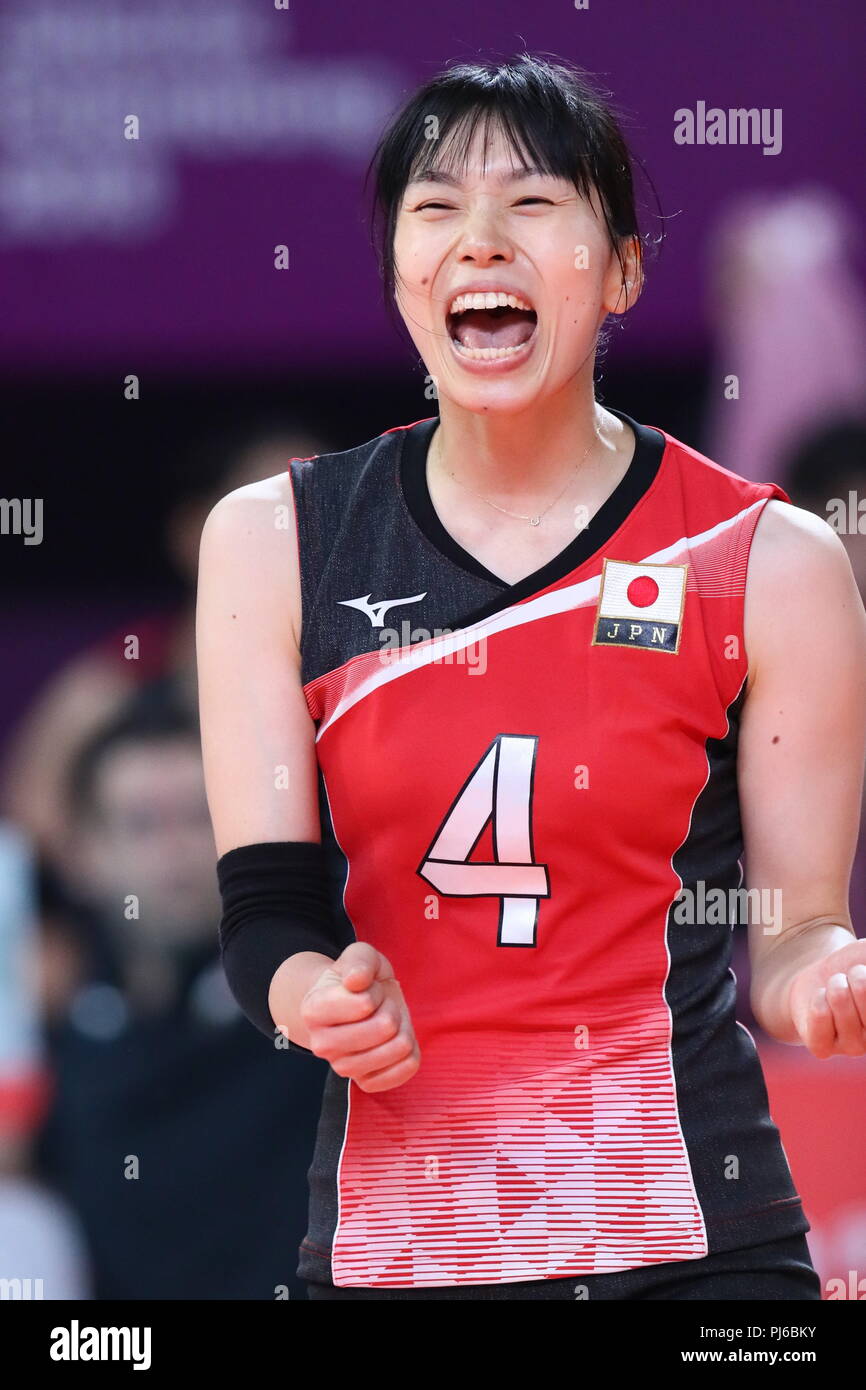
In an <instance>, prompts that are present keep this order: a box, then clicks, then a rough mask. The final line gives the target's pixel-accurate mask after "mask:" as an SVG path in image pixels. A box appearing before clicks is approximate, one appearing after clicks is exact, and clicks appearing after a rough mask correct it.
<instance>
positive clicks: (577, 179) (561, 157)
mask: <svg viewBox="0 0 866 1390" xmlns="http://www.w3.org/2000/svg"><path fill="white" fill-rule="evenodd" d="M431 117H432V120H431ZM431 126H432V128H433V129H434V130H436V131H437V137H438V138H435V139H431V138H430V137H429V135H428V134H427V131H429V130H430V128H431ZM479 127H480V128H481V167H482V171H483V172H485V173H486V171H487V163H488V156H489V152H490V147H491V145H492V143H493V141H494V140H495V139H496V137H497V135H501V137H502V139H503V141H504V143H505V146H506V148H507V149H508V151H509V152H510V154H511V157H512V162H513V166H514V168H515V169H525V170H527V171H529V170H537V171H539V172H540V173H542V174H548V175H550V176H551V177H552V178H561V179H566V180H568V182H569V183H573V184H574V185H575V187H576V188H577V190H578V192H580V193H581V194H582V195H583V196H584V197H589V195H590V191H591V188H592V186H593V185H592V179H591V177H590V174H589V170H588V168H587V162H586V160H585V159H584V158H582V157H581V153H580V151H579V150H575V149H574V148H573V146H572V145H571V142H570V141H569V140H568V139H563V138H562V136H561V135H560V137H559V138H557V135H556V130H555V127H554V126H553V124H552V123H551V122H550V121H549V119H547V118H545V116H544V114H543V113H542V112H540V111H539V110H538V109H537V108H533V107H531V106H530V107H528V108H521V107H518V108H517V109H509V108H508V106H502V105H501V104H497V106H496V107H494V106H493V105H492V104H491V105H487V106H485V105H479V104H475V105H473V106H471V107H470V108H469V109H468V110H457V111H455V110H453V109H449V110H447V111H445V112H443V113H442V115H441V116H440V115H437V114H436V113H435V112H432V113H428V115H427V116H426V117H425V118H424V129H423V130H422V131H419V132H417V135H416V141H415V143H414V156H413V155H412V153H411V151H412V148H413V146H412V144H411V143H410V142H409V141H407V145H408V150H407V159H406V166H405V170H404V172H403V174H402V175H401V177H402V178H403V179H404V184H403V189H401V193H402V192H404V191H405V188H406V186H407V185H408V184H410V183H413V182H414V181H415V180H417V179H424V178H425V177H429V176H430V175H433V174H447V175H450V176H451V177H452V178H455V179H460V178H463V177H465V175H466V171H467V168H468V165H469V160H470V156H471V154H472V152H473V150H474V147H475V142H476V137H477V134H478V131H479Z"/></svg>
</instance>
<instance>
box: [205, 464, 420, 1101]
mask: <svg viewBox="0 0 866 1390" xmlns="http://www.w3.org/2000/svg"><path fill="white" fill-rule="evenodd" d="M300 619H301V600H300V576H299V566H298V554H297V538H296V530H295V518H294V498H293V494H292V488H291V482H290V479H289V475H288V474H281V475H278V476H276V477H273V478H266V479H264V480H263V481H261V482H257V483H250V484H247V485H246V486H245V487H241V488H237V489H236V490H235V491H234V492H231V493H228V494H227V496H225V497H223V498H221V500H220V501H219V502H218V503H217V504H216V506H215V507H214V508H213V510H212V511H211V512H210V514H209V516H208V518H207V521H206V522H205V526H204V529H203V532H202V538H201V547H200V555H199V585H198V602H197V608H196V648H197V659H198V682H199V709H200V716H201V733H202V752H203V756H204V769H205V784H206V788H207V797H208V806H209V808H210V814H211V820H212V822H213V829H214V839H215V843H216V851H217V856H218V857H221V856H222V855H223V854H226V853H228V851H229V850H231V849H236V848H240V847H241V846H243V845H252V844H259V843H264V842H279V841H287V840H303V841H308V842H313V843H316V844H317V843H319V842H320V840H321V828H320V824H319V803H318V768H317V761H316V752H315V725H314V723H313V720H312V718H311V716H310V712H309V710H308V708H307V703H306V699H305V697H304V692H303V686H302V683H301V660H300V649H299V635H300ZM248 929H249V930H253V928H252V927H250V928H248ZM268 1007H269V1010H270V1014H271V1018H272V1019H273V1020H274V1022H275V1023H276V1024H277V1026H278V1027H279V1028H280V1030H281V1031H282V1032H283V1033H284V1034H285V1035H286V1036H288V1037H289V1038H290V1039H291V1040H292V1042H295V1043H297V1044H298V1045H299V1046H301V1047H305V1048H308V1049H309V1050H310V1051H311V1052H314V1053H315V1054H316V1055H317V1056H319V1057H324V1058H326V1059H327V1060H328V1062H330V1064H331V1066H332V1067H333V1068H334V1070H335V1071H337V1072H338V1074H339V1075H341V1076H348V1077H352V1078H354V1079H355V1080H356V1081H357V1082H358V1084H359V1085H361V1086H362V1087H363V1089H364V1090H368V1091H378V1090H388V1089H389V1088H390V1087H392V1086H398V1085H401V1084H402V1083H403V1082H404V1081H407V1080H409V1078H410V1077H411V1076H413V1075H414V1073H415V1071H416V1070H417V1068H418V1065H419V1058H420V1053H419V1050H418V1046H417V1043H416V1041H415V1037H414V1033H413V1031H412V1027H411V1021H410V1019H409V1014H408V1010H407V1008H406V1004H405V1000H404V999H403V995H402V991H401V990H400V986H399V983H398V982H397V981H396V980H395V979H394V977H393V970H392V968H391V965H390V963H389V961H388V960H387V959H386V957H385V956H383V955H382V953H381V952H379V951H377V950H376V949H375V948H374V947H373V946H372V945H369V944H367V943H364V942H352V943H351V945H349V946H347V947H346V949H345V950H344V951H343V952H341V953H340V954H339V955H337V954H336V952H335V955H334V956H331V955H327V954H324V953H321V954H320V953H319V952H317V951H296V952H295V953H294V954H291V955H289V956H288V957H287V958H286V960H284V961H283V963H282V964H281V965H280V966H279V967H278V968H277V969H276V970H275V972H274V974H273V976H272V978H271V982H270V987H269V991H268Z"/></svg>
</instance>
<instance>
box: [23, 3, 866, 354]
mask: <svg viewBox="0 0 866 1390" xmlns="http://www.w3.org/2000/svg"><path fill="white" fill-rule="evenodd" d="M0 23H2V39H3V42H2V44H0V55H2V56H0V95H2V109H3V113H4V114H3V115H2V118H0V119H2V127H0V275H2V281H3V284H4V286H5V298H6V306H5V308H4V310H3V331H2V348H0V352H2V358H0V361H4V362H5V363H6V364H8V366H10V367H12V368H14V370H15V371H16V372H19V373H20V372H35V373H39V374H42V373H44V372H45V371H46V370H53V371H62V372H63V373H64V375H66V376H68V375H69V374H72V373H77V372H80V371H93V370H105V371H109V372H111V373H112V374H113V373H115V372H121V373H125V372H127V371H142V370H145V369H147V368H150V367H153V366H157V367H160V368H164V369H168V370H170V371H172V372H174V373H179V374H184V373H188V372H193V371H195V372H201V371H202V370H206V369H209V368H223V369H230V370H231V371H232V373H233V374H237V373H239V372H247V373H255V372H258V371H260V370H261V369H263V368H265V369H268V370H274V369H280V370H283V369H285V370H289V371H290V370H291V369H292V368H297V367H299V366H303V367H304V368H305V369H307V370H310V369H316V368H321V369H329V368H330V369H333V368H337V369H344V368H346V367H351V366H352V365H353V364H355V363H358V362H359V361H363V363H364V364H365V365H366V366H368V367H370V366H375V365H377V364H378V365H381V366H387V365H389V364H390V365H392V364H394V363H396V362H399V361H400V360H401V356H402V354H403V352H404V349H403V348H402V347H401V346H400V343H399V341H398V339H397V338H396V335H395V334H394V331H393V329H392V328H391V327H390V326H389V324H388V322H387V320H386V318H385V316H384V313H383V311H382V308H381V301H380V291H379V285H378V280H377V275H376V270H375V264H374V260H373V256H372V253H371V251H370V249H369V240H368V231H367V227H366V220H365V219H366V205H365V202H364V200H363V198H362V190H361V183H362V177H363V172H364V169H365V167H366V163H367V160H368V158H369V156H370V154H371V153H372V149H373V146H374V144H375V139H376V136H377V134H378V131H379V129H380V128H381V125H382V124H383V122H384V121H385V120H386V118H387V116H388V114H389V113H390V112H391V111H392V110H393V109H394V108H395V106H396V105H398V104H399V102H400V101H401V99H402V98H403V96H404V94H406V93H408V92H409V91H411V89H412V88H413V87H414V86H415V85H416V84H417V83H418V82H420V81H421V80H423V79H424V78H425V77H427V76H429V75H431V74H432V73H433V72H435V71H436V70H437V69H438V68H439V67H440V66H441V65H442V64H443V63H444V62H445V61H446V60H447V59H449V58H471V57H472V56H473V55H475V54H476V53H477V52H478V51H479V50H483V51H484V52H485V53H486V52H487V51H488V50H494V51H496V52H499V53H501V54H507V53H511V52H514V51H516V50H519V49H520V48H521V47H524V46H525V47H528V48H529V49H531V50H536V51H542V50H544V51H548V52H552V53H554V54H557V55H561V56H563V57H566V58H570V59H572V60H575V61H577V62H579V63H581V64H582V65H584V66H586V67H588V68H589V69H590V70H591V71H593V72H596V73H598V74H600V75H602V76H603V79H604V80H605V81H606V82H607V83H608V84H609V86H610V88H611V89H612V91H613V93H614V95H615V98H616V99H617V101H618V103H619V104H620V106H621V107H623V108H625V110H626V111H627V113H629V123H628V128H629V130H630V132H631V138H632V142H633V147H634V149H635V151H636V153H637V154H638V155H639V156H640V158H641V159H642V160H644V161H645V163H646V166H647V168H648V170H649V172H650V174H651V176H652V179H653V181H654V183H655V186H656V188H657V190H658V192H659V195H660V198H661V203H662V208H663V211H664V213H665V214H666V217H667V219H668V220H667V222H666V227H667V235H668V246H667V249H666V251H665V252H664V253H663V255H662V258H661V260H660V262H659V263H658V264H657V266H656V269H655V272H654V275H653V281H652V284H651V291H652V300H651V311H650V310H649V309H647V308H644V311H643V312H640V311H639V312H638V313H636V314H635V316H634V318H633V321H632V322H631V323H630V325H629V328H628V331H627V332H626V333H625V334H624V335H623V336H622V340H621V343H620V344H619V345H618V348H617V352H618V355H619V356H620V357H621V358H622V359H623V360H631V361H638V360H639V359H640V358H641V357H642V356H643V355H645V354H646V353H647V352H649V351H652V353H653V355H654V356H655V357H658V356H659V355H661V356H662V357H664V358H667V359H669V360H671V361H676V360H677V359H683V358H687V357H689V356H690V355H692V354H694V353H695V352H696V351H700V350H701V349H702V348H704V347H706V333H707V325H706V305H705V302H704V289H703V286H704V283H705V273H706V256H707V251H708V234H709V233H710V231H711V229H712V227H713V225H714V223H715V222H716V220H717V218H718V216H719V214H720V212H721V211H722V209H723V208H724V207H725V206H726V205H727V204H728V203H729V201H730V200H731V199H732V198H733V197H734V196H735V195H738V194H742V193H744V192H747V191H749V190H769V189H779V188H789V187H792V186H796V185H799V184H803V183H811V184H814V183H820V184H821V185H823V186H824V187H827V188H830V189H834V190H836V191H837V192H838V193H839V194H841V195H842V196H843V197H844V198H845V199H846V200H847V201H848V202H849V204H850V205H851V207H852V209H853V210H855V211H856V212H860V213H862V211H863V207H864V185H863V177H862V159H861V158H860V157H859V154H860V153H862V145H860V141H861V139H862V136H861V132H862V129H863V120H864V114H866V110H864V95H863V93H864V87H863V81H862V74H861V73H860V72H858V69H857V64H855V63H850V64H849V63H846V61H845V58H846V55H848V54H855V53H858V52H859V53H862V52H863V51H864V37H866V6H864V5H863V4H862V0H822V3H821V4H820V5H817V4H816V5H807V4H803V3H801V4H798V5H792V4H791V3H790V0H728V3H726V4H725V5H715V4H711V3H710V0H699V2H698V3H696V0H618V3H615V4H614V3H611V2H610V0H589V8H588V9H586V10H578V9H575V7H574V4H573V3H569V0H536V3H533V4H532V5H527V4H525V3H516V0H501V3H497V4H496V5H493V4H485V5H483V6H481V7H480V8H475V7H473V6H471V5H468V4H467V3H466V0H437V3H436V4H435V5H434V6H430V5H428V6H419V5H408V4H406V3H405V0H399V2H398V0H375V3H373V0H370V2H369V3H350V2H349V0H331V3H328V4H319V5H312V4H308V3H304V0H290V8H289V9H288V10H287V11H286V10H277V9H275V8H274V6H273V4H272V3H271V4H269V3H266V0H187V2H186V3H184V4H182V5H181V4H177V3H169V4H164V3H160V2H159V0H89V3H79V4H76V3H70V0H15V2H14V3H13V2H12V0H6V2H5V3H3V4H2V5H0ZM699 101H704V102H706V103H707V106H719V107H722V108H725V109H727V108H729V107H753V106H754V107H758V108H769V109H770V110H773V109H775V108H781V110H782V149H781V152H780V153H779V154H777V155H765V154H763V152H762V150H761V148H760V147H758V146H737V145H734V146H725V145H720V146H714V147H710V146H698V145H695V146H691V147H689V146H679V145H677V144H675V142H674V136H673V132H674V112H675V111H676V110H677V108H680V107H690V108H692V109H694V108H695V106H696V104H697V102H699ZM129 113H134V114H136V115H137V116H138V117H139V119H140V123H141V130H140V139H139V140H138V141H128V140H125V139H124V138H123V134H122V123H123V120H124V117H125V116H126V115H127V114H129ZM858 147H859V149H858ZM641 191H642V194H644V195H645V194H647V193H648V189H647V186H646V184H645V182H644V181H641ZM649 206H650V208H652V206H653V205H652V202H650V203H649ZM362 219H364V220H363V221H362ZM645 225H646V227H647V229H648V230H653V228H655V227H656V226H657V223H656V222H655V221H653V220H652V219H650V220H647V221H646V223H645ZM278 243H285V244H286V245H287V246H288V248H289V254H290V269H289V270H287V271H284V272H277V271H276V270H275V269H274V268H273V248H274V246H275V245H276V244H278ZM860 254H861V261H860V270H861V272H863V271H864V269H866V260H864V259H863V253H860ZM792 290H793V292H794V293H796V286H793V287H792Z"/></svg>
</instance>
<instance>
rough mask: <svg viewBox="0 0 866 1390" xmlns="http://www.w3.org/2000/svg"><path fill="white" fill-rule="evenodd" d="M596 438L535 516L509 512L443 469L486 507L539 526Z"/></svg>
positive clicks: (594, 438) (447, 469)
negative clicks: (558, 489) (558, 488)
mask: <svg viewBox="0 0 866 1390" xmlns="http://www.w3.org/2000/svg"><path fill="white" fill-rule="evenodd" d="M439 429H441V425H440V426H438V427H437V434H438V430H439ZM596 439H598V435H597V434H596V433H595V431H593V437H592V439H591V440H590V441H589V443H588V444H587V446H586V448H585V450H584V452H583V455H582V456H581V458H580V459H579V460H578V462H577V463H576V464H575V465H574V468H573V470H572V472H571V473H570V474H569V476H568V478H567V479H566V483H565V487H564V488H563V489H562V492H558V493H557V494H556V496H555V497H554V499H553V501H552V502H549V503H548V504H547V506H546V507H545V508H544V511H543V512H538V513H537V515H535V516H523V515H522V514H521V513H520V512H510V511H509V510H508V508H507V507H500V505H499V503H498V502H491V501H490V498H489V497H482V495H481V493H480V492H476V491H475V489H474V488H471V487H470V486H469V484H468V483H464V482H461V480H460V479H459V478H458V477H456V476H455V474H454V473H452V472H451V469H450V468H446V469H445V472H446V473H447V474H448V476H449V478H453V479H454V481H455V483H459V485H460V487H462V488H465V489H466V491H467V492H471V493H472V496H473V497H477V498H479V500H480V501H482V502H486V503H487V505H488V507H495V508H496V510H497V511H498V512H504V513H505V515H506V516H513V517H514V518H515V520H516V521H528V522H529V524H530V526H539V525H540V524H541V521H542V518H543V517H545V516H547V513H548V512H549V511H550V509H551V507H555V506H556V504H557V502H558V501H559V499H560V497H562V496H563V494H564V492H565V489H566V488H567V487H568V486H569V484H570V483H571V481H572V479H573V477H574V474H575V473H576V472H577V470H578V469H579V468H580V466H581V464H582V463H583V462H584V460H585V459H586V456H587V454H588V453H589V451H590V449H591V448H592V445H593V440H596ZM433 443H434V445H435V443H436V440H435V439H434V441H433Z"/></svg>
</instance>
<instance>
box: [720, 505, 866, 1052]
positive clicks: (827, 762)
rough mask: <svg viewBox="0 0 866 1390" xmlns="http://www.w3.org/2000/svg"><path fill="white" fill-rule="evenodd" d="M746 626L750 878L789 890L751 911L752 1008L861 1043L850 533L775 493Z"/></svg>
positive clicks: (817, 1047) (855, 622)
mask: <svg viewBox="0 0 866 1390" xmlns="http://www.w3.org/2000/svg"><path fill="white" fill-rule="evenodd" d="M745 639H746V648H747V653H748V657H749V679H748V685H747V696H746V701H745V706H744V709H743V717H742V723H741V729H740V742H739V755H738V780H739V790H740V808H741V815H742V823H743V833H744V845H745V852H746V869H747V877H748V886H749V888H758V889H767V890H769V898H770V900H771V901H773V900H774V899H773V893H774V890H778V893H777V895H776V899H775V900H776V901H778V899H779V897H780V899H781V913H780V920H778V921H773V922H770V923H768V922H751V923H750V925H749V951H750V959H751V966H752V986H751V1003H752V1009H753V1012H754V1014H755V1017H756V1018H757V1019H758V1022H759V1023H760V1024H761V1026H762V1027H763V1028H765V1029H766V1030H767V1032H768V1033H770V1034H771V1035H772V1036H774V1037H775V1038H777V1039H778V1040H779V1041H781V1042H792V1043H805V1044H806V1045H807V1046H808V1047H809V1049H810V1050H811V1051H812V1052H814V1054H815V1055H816V1056H819V1057H826V1056H830V1055H833V1054H834V1053H837V1052H845V1053H848V1054H850V1055H858V1054H860V1053H862V1052H864V1051H866V942H863V941H858V940H856V933H855V931H854V928H853V926H852V923H851V918H850V914H849V909H848V888H849V882H850V877H851V867H852V863H853V858H854V852H855V847H856V842H857V835H858V829H859V824H860V811H861V797H862V791H863V768H864V756H866V613H864V609H863V604H862V602H861V599H860V596H859V594H858V592H857V588H856V584H855V581H854V576H853V573H852V571H851V566H850V563H849V561H848V557H847V555H846V553H845V549H844V546H843V545H842V544H841V542H840V541H839V538H838V537H837V536H836V535H835V533H834V532H833V531H832V530H831V528H830V527H829V526H828V525H827V524H826V522H824V521H822V520H821V519H820V518H818V517H815V516H813V515H812V514H811V513H809V512H806V511H803V510H801V509H800V508H797V507H792V506H791V505H789V504H788V503H785V502H781V501H776V500H772V501H770V502H768V503H767V505H766V507H765V508H764V512H763V513H762V516H761V519H760V521H759V523H758V526H757V528H756V531H755V536H754V540H753V543H752V551H751V555H750V560H749V572H748V581H747V592H746V613H745ZM858 964H859V965H861V971H859V972H858V970H857V966H858Z"/></svg>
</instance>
